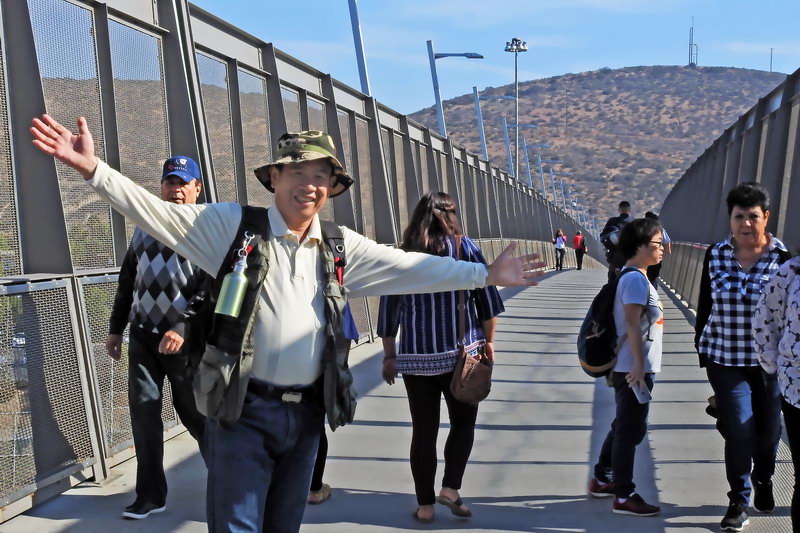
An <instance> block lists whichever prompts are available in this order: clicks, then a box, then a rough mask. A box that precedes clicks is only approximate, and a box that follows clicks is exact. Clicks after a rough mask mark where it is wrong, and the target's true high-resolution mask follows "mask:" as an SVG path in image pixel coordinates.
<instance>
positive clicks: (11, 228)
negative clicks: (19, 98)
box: [0, 42, 22, 276]
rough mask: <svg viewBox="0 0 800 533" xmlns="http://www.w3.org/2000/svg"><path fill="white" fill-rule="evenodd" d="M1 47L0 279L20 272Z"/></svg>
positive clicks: (0, 51) (0, 47)
mask: <svg viewBox="0 0 800 533" xmlns="http://www.w3.org/2000/svg"><path fill="white" fill-rule="evenodd" d="M3 44H4V43H2V42H0V276H14V275H17V274H21V273H22V260H21V257H20V250H19V229H18V227H17V199H16V196H15V194H14V175H13V173H12V168H11V143H10V140H9V132H8V102H7V101H6V80H5V66H4V64H3V59H2V58H3Z"/></svg>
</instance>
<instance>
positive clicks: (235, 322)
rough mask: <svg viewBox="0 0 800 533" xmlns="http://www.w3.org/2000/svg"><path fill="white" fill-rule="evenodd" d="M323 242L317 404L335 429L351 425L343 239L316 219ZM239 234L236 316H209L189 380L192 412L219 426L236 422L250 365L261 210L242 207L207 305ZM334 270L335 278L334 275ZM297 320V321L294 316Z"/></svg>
mask: <svg viewBox="0 0 800 533" xmlns="http://www.w3.org/2000/svg"><path fill="white" fill-rule="evenodd" d="M320 225H321V226H322V235H323V242H322V243H321V244H320V256H321V258H322V261H323V271H324V276H325V279H324V281H323V287H322V290H323V291H324V296H325V319H326V320H325V325H324V326H323V327H324V328H325V346H324V348H323V353H322V365H323V368H322V376H323V379H322V383H323V391H322V393H323V394H322V397H323V403H324V406H325V412H326V415H327V418H328V424H329V425H330V427H331V429H333V430H335V429H336V428H337V427H339V426H343V425H345V424H348V423H350V422H352V421H353V416H354V415H355V407H356V393H355V390H354V388H353V376H352V374H351V372H350V368H349V366H348V355H349V351H350V340H349V339H347V338H346V337H345V334H344V317H345V307H346V305H347V297H346V295H345V292H344V288H343V287H342V285H341V282H340V279H341V274H342V271H343V270H342V269H343V268H344V265H345V249H344V237H343V235H342V230H341V228H339V226H337V225H336V224H335V223H333V222H330V221H325V220H321V221H320ZM245 232H249V233H251V234H252V235H254V238H253V240H252V241H251V242H250V246H251V247H252V248H251V250H250V253H249V254H248V256H247V269H246V270H245V276H246V278H247V289H246V291H245V295H244V300H243V302H242V307H241V310H240V312H239V316H238V317H237V318H232V317H229V316H225V315H219V314H216V313H215V314H214V317H213V320H212V325H211V332H210V333H209V335H208V338H207V341H206V349H205V352H204V353H203V357H202V359H201V360H200V364H199V366H198V368H197V371H196V373H195V378H194V395H195V400H196V402H197V408H198V409H199V410H200V412H201V413H203V414H204V415H205V416H207V417H209V418H211V419H213V420H216V421H218V422H220V423H222V424H232V423H234V422H236V421H237V420H238V419H239V416H240V415H241V412H242V406H243V405H244V397H245V393H246V392H247V384H248V382H249V381H250V371H251V368H252V365H253V353H254V351H255V349H254V346H253V338H254V335H253V327H254V325H255V319H256V314H257V311H258V305H259V292H260V291H261V288H262V286H263V285H264V280H265V278H266V276H267V271H268V270H269V263H270V249H269V242H268V239H269V235H270V229H269V217H268V216H267V209H265V208H261V207H252V206H244V207H243V208H242V221H241V223H240V224H239V229H238V230H237V231H236V237H235V238H234V240H233V243H231V246H230V249H229V250H228V255H227V256H226V259H225V261H223V263H222V266H221V267H220V271H219V272H218V273H217V275H216V278H215V280H214V285H213V289H212V291H211V301H210V306H211V307H212V308H213V306H214V305H215V304H216V300H217V297H218V296H219V292H220V288H221V287H222V281H223V279H224V277H225V275H226V274H228V273H229V272H230V271H231V269H232V266H233V263H234V260H235V252H236V251H237V250H238V249H239V248H241V246H242V242H243V240H244V234H245ZM337 270H338V275H337ZM306 318H308V317H306ZM297 319H298V320H301V319H303V317H297Z"/></svg>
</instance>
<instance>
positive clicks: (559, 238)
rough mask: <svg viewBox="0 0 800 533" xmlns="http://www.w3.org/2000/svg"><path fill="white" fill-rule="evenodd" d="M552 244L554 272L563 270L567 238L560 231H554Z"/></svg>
mask: <svg viewBox="0 0 800 533" xmlns="http://www.w3.org/2000/svg"><path fill="white" fill-rule="evenodd" d="M553 244H555V245H556V270H564V254H565V253H566V251H567V236H566V235H564V232H563V231H561V230H558V231H556V235H555V237H553Z"/></svg>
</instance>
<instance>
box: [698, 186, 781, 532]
mask: <svg viewBox="0 0 800 533" xmlns="http://www.w3.org/2000/svg"><path fill="white" fill-rule="evenodd" d="M727 206H728V214H729V216H730V235H729V236H728V238H726V239H725V240H723V241H720V242H718V243H716V244H713V245H711V246H710V247H709V248H708V251H707V252H706V256H705V261H704V263H703V273H702V276H701V281H700V298H699V302H698V309H697V321H696V324H695V347H696V348H697V353H698V354H699V356H700V366H705V367H706V372H707V374H708V381H709V382H710V383H711V387H712V388H713V389H714V394H715V396H716V402H717V409H718V420H717V429H718V430H719V432H720V434H721V435H722V437H723V438H724V439H725V472H726V476H727V479H728V484H729V485H730V491H729V492H728V500H729V505H728V511H727V512H726V514H725V516H724V517H723V519H722V522H721V524H720V526H721V527H722V529H723V530H727V531H741V530H742V528H744V526H745V525H747V523H748V522H749V519H748V515H747V505H748V503H749V501H750V492H751V490H753V491H754V497H753V507H754V508H755V510H756V511H758V512H762V513H768V512H770V511H772V510H773V509H774V508H775V501H774V499H773V496H772V475H773V474H774V473H775V455H776V453H777V450H778V440H779V439H780V434H781V419H780V393H779V392H778V383H777V379H776V377H775V375H772V374H768V373H767V372H765V371H764V370H763V369H762V368H761V366H760V365H759V363H758V356H757V353H756V351H755V346H754V343H753V336H752V333H751V322H752V319H753V312H754V309H755V306H756V303H757V302H758V299H759V297H760V296H761V293H762V290H763V288H764V286H765V285H766V284H767V282H769V280H770V278H772V276H773V274H775V272H776V271H777V270H778V268H779V267H780V265H781V264H782V263H784V262H785V261H786V260H787V259H788V257H789V253H788V251H787V250H786V247H785V246H784V244H783V243H782V242H781V241H780V240H779V239H777V238H776V237H773V236H772V235H770V234H769V233H767V231H766V228H767V222H768V221H769V195H768V193H767V191H766V189H764V188H763V187H762V186H761V185H758V184H757V183H742V184H740V185H738V186H736V187H734V188H733V189H732V190H731V191H730V192H729V193H728V197H727ZM751 469H752V480H751ZM751 481H752V482H751Z"/></svg>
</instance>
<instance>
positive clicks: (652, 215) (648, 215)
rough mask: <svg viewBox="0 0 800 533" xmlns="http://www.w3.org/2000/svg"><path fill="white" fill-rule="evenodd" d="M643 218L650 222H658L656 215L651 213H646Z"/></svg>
mask: <svg viewBox="0 0 800 533" xmlns="http://www.w3.org/2000/svg"><path fill="white" fill-rule="evenodd" d="M644 218H649V219H651V220H658V215H656V214H655V213H653V212H652V211H648V212H647V213H645V214H644Z"/></svg>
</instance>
